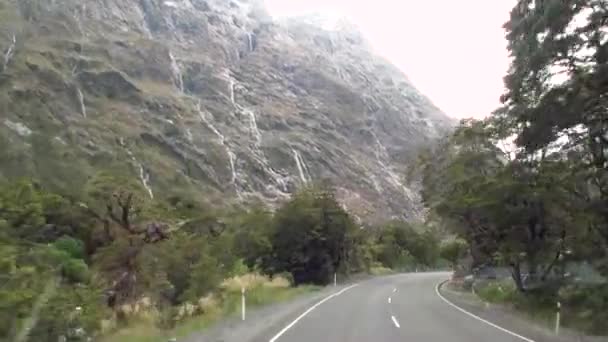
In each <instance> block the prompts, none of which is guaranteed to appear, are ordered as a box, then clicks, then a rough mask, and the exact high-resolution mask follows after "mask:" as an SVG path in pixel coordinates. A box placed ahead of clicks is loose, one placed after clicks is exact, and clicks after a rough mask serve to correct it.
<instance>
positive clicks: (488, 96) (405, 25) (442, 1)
mask: <svg viewBox="0 0 608 342" xmlns="http://www.w3.org/2000/svg"><path fill="white" fill-rule="evenodd" d="M265 2H266V5H267V6H268V8H269V10H270V12H271V14H272V15H273V16H276V17H281V16H289V15H301V14H306V13H310V12H320V13H322V14H326V15H331V16H341V17H343V16H345V17H347V18H349V19H350V20H351V21H353V22H354V23H355V24H356V25H357V26H359V28H360V29H361V31H362V32H363V34H364V35H365V37H366V38H367V40H368V41H369V42H370V44H371V45H372V47H373V48H374V51H375V52H376V53H377V54H379V55H382V56H384V57H386V58H387V59H389V60H390V61H391V62H392V63H393V64H395V65H396V66H397V67H399V68H400V69H401V70H403V72H404V73H405V74H406V75H407V76H408V77H409V79H410V80H411V81H412V82H413V83H414V85H415V86H416V87H417V88H418V89H419V90H420V91H421V92H422V93H424V94H425V95H427V96H428V97H429V98H430V99H431V100H432V101H433V102H434V103H435V104H436V105H437V106H438V107H439V108H441V109H442V110H443V111H444V112H445V113H446V114H448V115H450V116H452V117H456V118H469V117H474V118H483V117H485V116H487V115H489V114H490V113H491V112H492V111H493V110H494V109H496V108H497V107H498V106H499V104H500V103H499V100H498V99H499V97H500V95H501V94H502V93H503V90H504V87H503V81H502V79H503V76H504V75H505V74H506V72H507V69H508V67H509V53H508V51H507V48H506V47H507V43H506V40H505V38H504V36H505V35H504V30H503V28H502V25H503V24H504V23H505V22H506V21H507V20H508V19H509V12H510V10H511V8H512V7H513V5H514V4H515V0H459V1H456V0H265Z"/></svg>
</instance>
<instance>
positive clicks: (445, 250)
mask: <svg viewBox="0 0 608 342" xmlns="http://www.w3.org/2000/svg"><path fill="white" fill-rule="evenodd" d="M467 249H468V245H467V242H466V241H464V240H463V239H459V238H456V239H453V240H449V241H444V242H443V243H442V244H441V248H440V252H439V253H440V255H441V257H442V258H443V259H445V260H447V261H449V262H450V265H452V268H453V269H455V268H456V265H457V264H458V261H459V260H460V259H461V258H462V257H464V256H465V255H466V253H467Z"/></svg>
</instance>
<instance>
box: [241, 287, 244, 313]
mask: <svg viewBox="0 0 608 342" xmlns="http://www.w3.org/2000/svg"><path fill="white" fill-rule="evenodd" d="M241 319H242V320H243V321H244V320H245V288H244V287H241Z"/></svg>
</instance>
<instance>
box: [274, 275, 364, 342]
mask: <svg viewBox="0 0 608 342" xmlns="http://www.w3.org/2000/svg"><path fill="white" fill-rule="evenodd" d="M358 285H359V284H354V285H351V286H349V287H346V288H344V289H342V290H340V291H338V292H336V293H334V294H331V295H329V296H327V297H325V298H323V299H321V300H320V301H319V302H317V303H316V304H315V305H313V306H311V307H310V308H308V310H306V311H304V313H302V314H301V315H300V316H298V318H296V319H294V320H293V321H292V322H291V323H289V324H288V325H287V326H286V327H285V328H283V330H281V331H279V332H278V333H277V334H276V335H274V337H273V338H271V339H270V341H268V342H275V341H276V340H278V339H279V337H281V336H282V335H283V334H284V333H285V332H286V331H287V330H289V328H291V327H293V326H294V325H296V323H298V321H299V320H301V319H302V318H304V316H306V315H308V314H309V313H310V312H311V311H312V310H314V309H315V308H317V307H318V306H319V305H321V304H323V303H325V302H326V301H328V300H330V299H332V298H334V297H337V296H339V295H341V294H342V293H344V292H346V291H348V290H350V289H352V288H353V287H355V286H358Z"/></svg>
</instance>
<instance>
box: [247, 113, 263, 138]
mask: <svg viewBox="0 0 608 342" xmlns="http://www.w3.org/2000/svg"><path fill="white" fill-rule="evenodd" d="M243 113H245V115H247V117H248V119H249V132H251V134H252V135H253V138H254V139H255V145H256V146H258V145H260V143H261V142H262V134H261V133H260V130H259V129H258V124H257V122H256V120H255V113H254V112H253V111H252V110H249V109H244V110H243Z"/></svg>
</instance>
